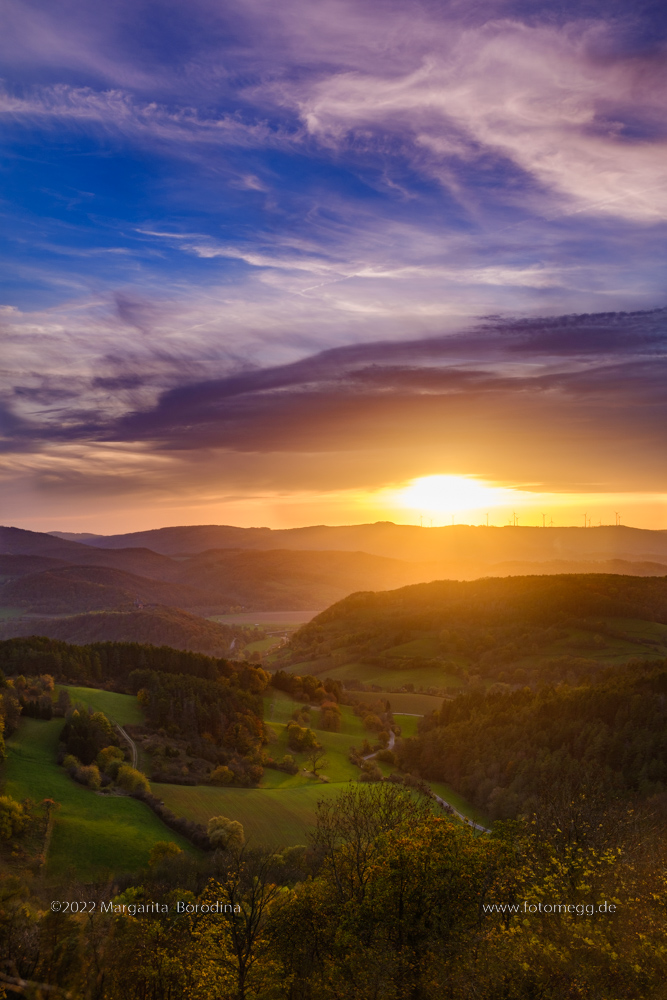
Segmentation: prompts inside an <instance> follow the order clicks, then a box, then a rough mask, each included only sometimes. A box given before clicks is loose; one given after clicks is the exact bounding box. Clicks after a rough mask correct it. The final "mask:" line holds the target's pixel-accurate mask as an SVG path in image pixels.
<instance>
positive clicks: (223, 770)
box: [208, 764, 234, 785]
mask: <svg viewBox="0 0 667 1000" xmlns="http://www.w3.org/2000/svg"><path fill="white" fill-rule="evenodd" d="M208 780H209V781H210V783H211V784H212V785H232V784H233V783H234V772H233V771H232V770H230V768H228V767H225V765H224V764H222V765H221V766H220V767H216V769H215V770H214V771H211V774H210V776H209V779H208Z"/></svg>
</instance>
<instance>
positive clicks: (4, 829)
mask: <svg viewBox="0 0 667 1000" xmlns="http://www.w3.org/2000/svg"><path fill="white" fill-rule="evenodd" d="M29 822H30V816H29V814H28V811H27V809H26V807H25V806H24V805H22V804H21V803H20V802H17V801H16V799H13V798H12V797H11V795H0V839H2V840H11V839H12V837H20V836H21V834H23V833H25V831H26V830H27V829H28V823H29Z"/></svg>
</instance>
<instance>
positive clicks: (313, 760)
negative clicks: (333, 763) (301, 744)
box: [306, 744, 329, 777]
mask: <svg viewBox="0 0 667 1000" xmlns="http://www.w3.org/2000/svg"><path fill="white" fill-rule="evenodd" d="M306 763H307V764H308V765H309V767H310V770H311V771H312V772H313V774H314V775H315V777H317V772H318V771H319V769H320V768H321V767H327V766H328V764H329V761H328V760H327V756H326V750H325V749H324V747H323V746H320V744H317V746H314V747H311V748H310V750H309V751H308V753H307V754H306Z"/></svg>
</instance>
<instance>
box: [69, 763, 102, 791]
mask: <svg viewBox="0 0 667 1000" xmlns="http://www.w3.org/2000/svg"><path fill="white" fill-rule="evenodd" d="M74 777H75V778H76V780H77V781H80V782H81V784H82V785H86V786H87V787H88V788H92V789H93V791H98V790H99V789H100V788H101V786H102V781H101V778H100V769H99V767H98V766H97V764H85V765H83V766H82V767H79V768H77V770H76V774H75V775H74Z"/></svg>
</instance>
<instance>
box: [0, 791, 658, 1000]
mask: <svg viewBox="0 0 667 1000" xmlns="http://www.w3.org/2000/svg"><path fill="white" fill-rule="evenodd" d="M666 861H667V858H666V856H665V843H664V838H662V836H661V833H660V830H659V828H658V826H657V825H656V820H655V819H654V818H653V817H651V815H650V814H642V815H637V814H633V815H632V816H629V815H628V813H627V811H623V810H614V809H610V808H609V807H605V806H604V805H602V804H601V803H600V801H599V800H598V801H596V800H595V799H590V800H589V799H586V798H584V797H582V796H577V797H576V798H575V799H574V800H569V799H568V798H567V797H564V796H558V795H556V796H554V795H553V794H552V796H551V800H550V802H548V803H547V802H544V803H542V804H541V807H540V812H538V813H537V814H536V816H535V817H534V819H533V820H532V821H529V822H525V823H510V824H498V825H497V826H496V828H495V829H494V833H493V835H491V836H482V837H479V836H478V837H476V836H474V835H473V832H472V831H471V830H469V829H464V828H463V827H461V826H460V825H457V824H455V823H454V822H452V821H450V820H449V819H447V818H443V817H441V816H437V815H434V814H433V813H432V811H431V808H430V805H429V803H428V801H427V800H425V799H417V798H415V796H414V794H410V793H409V792H407V791H406V790H405V789H402V788H400V787H397V786H395V785H391V784H390V783H380V784H376V785H368V784H367V785H356V786H351V787H350V788H349V789H347V790H345V791H343V792H342V793H341V794H340V795H339V796H338V797H337V798H336V799H335V800H329V801H328V802H326V803H321V804H320V807H319V809H318V816H317V824H316V826H315V828H314V829H313V831H312V835H311V836H310V837H309V840H308V843H307V844H306V845H305V846H301V847H286V848H285V849H283V850H282V851H277V852H276V851H270V852H268V851H263V850H261V849H260V848H257V847H255V848H253V847H249V846H247V845H243V842H242V834H241V835H239V838H237V841H236V843H235V844H234V845H230V846H228V847H226V848H219V849H218V850H216V851H214V852H209V853H207V854H206V855H203V856H202V857H200V858H194V857H187V856H185V854H183V853H182V852H180V851H179V850H178V848H177V847H176V846H175V845H174V844H169V843H164V844H161V845H156V847H155V848H154V850H153V852H152V854H151V859H150V863H149V865H148V866H147V867H146V868H145V869H144V870H142V871H140V872H137V873H135V874H133V875H131V874H127V875H122V876H117V877H116V878H114V879H113V881H112V882H110V883H104V884H89V885H87V886H85V887H81V886H76V885H65V886H61V888H60V890H59V891H58V892H57V893H56V895H55V897H54V898H57V899H62V900H79V899H81V900H82V902H81V903H77V904H76V907H77V909H80V908H81V907H82V906H84V905H85V907H86V913H85V914H83V915H82V914H81V913H80V912H79V913H76V912H74V913H72V912H67V911H66V910H65V908H64V907H62V908H61V909H60V911H59V912H52V911H51V910H50V909H49V907H48V902H47V905H46V906H45V905H44V899H45V898H46V897H44V898H42V896H41V895H40V893H39V892H38V889H37V885H36V884H35V883H34V881H31V880H30V879H28V878H22V877H21V876H20V875H19V874H17V873H16V872H13V873H10V872H6V873H5V874H4V875H3V876H2V878H1V879H0V902H1V906H2V919H0V955H2V958H3V960H4V963H5V964H4V965H3V971H2V973H0V976H1V981H2V983H3V985H5V986H6V987H7V988H8V991H9V992H10V994H11V993H14V990H16V993H18V994H20V995H29V996H34V997H38V996H52V995H55V996H70V997H76V998H77V1000H147V998H150V1000H153V998H155V1000H157V998H169V1000H213V998H220V1000H250V998H253V1000H377V998H378V997H383V998H388V1000H477V998H489V1000H491V998H493V1000H536V998H540V1000H659V998H661V997H664V983H665V971H666V962H665V958H666V953H665V952H666V950H665V932H666V931H667V924H666V922H665V920H666V918H665V906H664V893H665V889H666V885H665V879H664V871H665V867H666V865H665V862H666ZM50 898H52V895H51V896H49V899H50ZM83 900H85V901H86V902H85V904H84V902H83Z"/></svg>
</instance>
